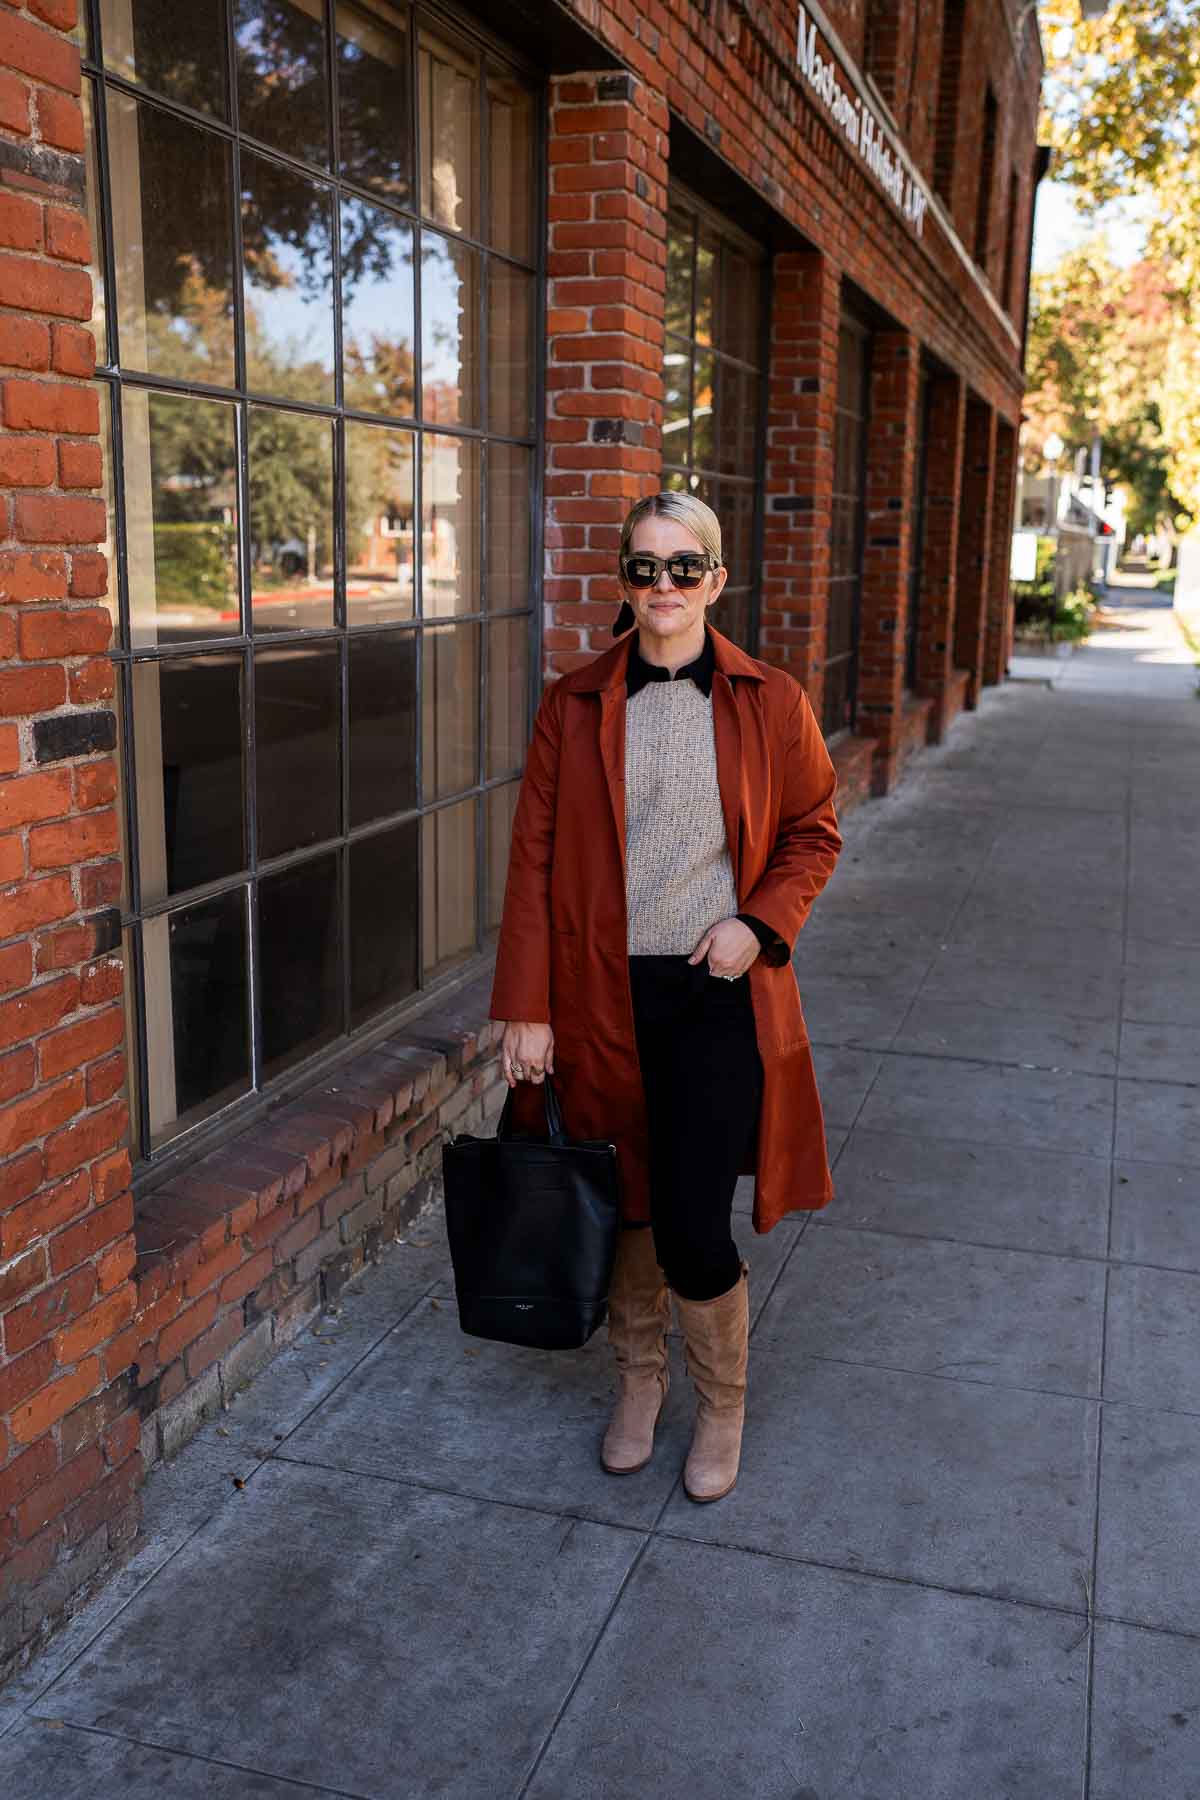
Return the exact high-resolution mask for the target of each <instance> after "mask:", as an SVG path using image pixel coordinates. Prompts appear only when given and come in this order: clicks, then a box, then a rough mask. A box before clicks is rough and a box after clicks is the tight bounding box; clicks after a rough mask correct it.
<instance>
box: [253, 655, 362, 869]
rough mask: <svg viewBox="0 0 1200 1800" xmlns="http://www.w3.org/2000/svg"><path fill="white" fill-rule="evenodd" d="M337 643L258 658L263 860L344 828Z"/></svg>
mask: <svg viewBox="0 0 1200 1800" xmlns="http://www.w3.org/2000/svg"><path fill="white" fill-rule="evenodd" d="M338 685H339V684H338V647H337V645H336V644H312V645H309V644H292V645H290V646H288V648H286V649H284V648H282V647H281V648H280V649H278V650H260V651H259V652H258V654H257V655H256V657H255V659H254V729H255V737H256V751H257V761H258V786H257V794H258V853H259V856H260V857H262V858H263V859H264V860H265V859H266V858H267V857H271V856H282V855H283V854H284V853H285V852H286V851H288V850H299V849H300V848H301V847H302V846H303V845H305V844H318V843H320V842H321V840H322V839H323V838H330V837H334V836H335V835H336V833H337V831H338V826H339V820H340V814H341V806H340V804H339V802H340V798H341V793H340V789H341V781H340V776H339V770H338V714H339V712H340V710H341V709H340V707H339V705H338Z"/></svg>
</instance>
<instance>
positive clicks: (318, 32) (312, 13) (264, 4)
mask: <svg viewBox="0 0 1200 1800" xmlns="http://www.w3.org/2000/svg"><path fill="white" fill-rule="evenodd" d="M171 10H172V11H173V10H175V9H174V8H172V9H171ZM323 13H324V8H323V7H322V6H320V5H314V4H313V0H234V14H233V19H234V37H235V40H236V43H237V84H238V123H239V125H240V126H241V128H242V130H243V131H244V132H245V133H246V134H247V135H248V136H249V137H255V138H261V139H262V141H263V143H265V144H270V145H272V146H273V147H274V148H275V149H276V150H283V151H285V152H286V153H287V155H289V156H296V157H299V158H300V160H301V161H303V162H315V163H322V164H326V163H328V161H329V119H328V81H327V77H326V72H325V24H324V18H323Z"/></svg>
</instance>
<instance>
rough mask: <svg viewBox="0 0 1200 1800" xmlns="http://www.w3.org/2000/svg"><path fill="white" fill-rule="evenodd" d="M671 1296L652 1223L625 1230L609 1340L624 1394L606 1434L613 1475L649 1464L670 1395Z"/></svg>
mask: <svg viewBox="0 0 1200 1800" xmlns="http://www.w3.org/2000/svg"><path fill="white" fill-rule="evenodd" d="M670 1323H671V1296H670V1292H669V1290H668V1288H667V1284H666V1278H665V1276H664V1275H663V1272H662V1270H661V1269H660V1268H659V1266H658V1257H657V1254H656V1252H655V1249H654V1234H653V1232H652V1231H651V1229H650V1227H649V1226H643V1227H640V1228H638V1227H634V1228H630V1227H628V1226H625V1227H623V1228H622V1230H621V1231H620V1233H619V1234H618V1238H617V1257H616V1262H615V1264H614V1266H613V1276H612V1282H611V1284H610V1286H609V1291H608V1339H609V1342H610V1344H611V1345H612V1347H613V1351H614V1353H615V1355H616V1359H617V1379H618V1382H619V1386H620V1392H619V1395H618V1398H617V1404H616V1408H615V1410H614V1412H613V1415H612V1419H611V1420H610V1422H609V1426H608V1430H607V1431H606V1432H605V1434H604V1442H603V1444H602V1445H601V1449H600V1461H601V1462H602V1463H603V1465H604V1467H605V1468H606V1469H607V1470H608V1472H609V1474H610V1475H632V1474H633V1472H634V1470H635V1469H641V1468H644V1467H645V1465H646V1464H647V1463H648V1462H649V1460H650V1455H651V1452H652V1450H653V1449H654V1427H655V1425H656V1424H657V1422H658V1415H659V1413H660V1412H661V1411H662V1405H663V1401H664V1400H665V1399H666V1397H667V1388H668V1385H669V1384H670V1379H671V1378H670V1374H669V1373H668V1369H667V1331H668V1328H669V1326H670Z"/></svg>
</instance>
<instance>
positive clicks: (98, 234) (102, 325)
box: [79, 79, 111, 363]
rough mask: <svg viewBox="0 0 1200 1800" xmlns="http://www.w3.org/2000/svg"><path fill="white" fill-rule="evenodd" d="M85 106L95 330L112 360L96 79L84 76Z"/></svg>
mask: <svg viewBox="0 0 1200 1800" xmlns="http://www.w3.org/2000/svg"><path fill="white" fill-rule="evenodd" d="M79 103H80V106H81V107H82V108H83V136H84V153H83V174H84V194H83V198H84V208H85V211H86V213H87V222H88V233H89V236H90V238H91V242H92V261H91V276H92V330H93V331H94V332H95V334H96V361H97V362H98V363H106V362H109V361H110V360H111V358H110V356H109V350H108V314H107V311H106V309H105V293H104V243H103V233H102V230H101V218H100V179H99V175H98V170H99V166H100V165H99V154H100V152H99V146H98V143H97V134H96V83H95V82H92V81H88V80H86V79H85V80H84V83H83V89H82V91H81V93H80V96H79Z"/></svg>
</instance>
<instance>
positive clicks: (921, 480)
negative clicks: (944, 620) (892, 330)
mask: <svg viewBox="0 0 1200 1800" xmlns="http://www.w3.org/2000/svg"><path fill="white" fill-rule="evenodd" d="M930 393H931V380H930V374H929V364H928V363H927V362H926V361H925V360H924V359H922V362H921V369H920V377H919V381H918V387H917V441H916V444H915V446H914V448H913V505H912V524H911V527H910V529H909V535H908V617H907V619H906V621H905V628H904V686H905V688H906V689H907V690H908V691H909V692H910V693H914V694H915V693H916V691H917V684H918V681H919V678H920V644H921V581H922V576H923V574H924V562H925V501H926V496H927V493H928V489H929V402H930Z"/></svg>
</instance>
